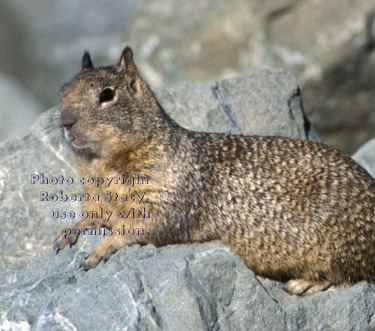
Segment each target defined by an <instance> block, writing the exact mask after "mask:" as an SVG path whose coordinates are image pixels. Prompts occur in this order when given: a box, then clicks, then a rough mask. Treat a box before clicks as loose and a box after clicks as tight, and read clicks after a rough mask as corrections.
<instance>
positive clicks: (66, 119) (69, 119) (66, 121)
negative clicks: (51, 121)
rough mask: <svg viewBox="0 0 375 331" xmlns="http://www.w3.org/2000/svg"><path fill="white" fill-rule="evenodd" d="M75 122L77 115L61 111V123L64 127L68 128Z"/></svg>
mask: <svg viewBox="0 0 375 331" xmlns="http://www.w3.org/2000/svg"><path fill="white" fill-rule="evenodd" d="M76 122H77V117H76V116H74V115H73V114H72V113H70V112H69V111H64V112H62V113H61V123H62V125H63V126H64V127H65V128H67V129H70V128H71V127H72V126H73V125H74V124H75V123H76Z"/></svg>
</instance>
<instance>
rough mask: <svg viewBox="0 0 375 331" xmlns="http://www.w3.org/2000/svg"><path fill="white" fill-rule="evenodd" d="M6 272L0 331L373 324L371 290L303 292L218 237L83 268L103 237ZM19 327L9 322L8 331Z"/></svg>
mask: <svg viewBox="0 0 375 331" xmlns="http://www.w3.org/2000/svg"><path fill="white" fill-rule="evenodd" d="M85 239H86V240H85V241H84V243H82V242H80V243H79V245H76V246H74V247H73V248H72V249H70V250H69V249H65V250H63V251H62V252H60V253H59V255H58V256H55V255H54V254H53V252H51V251H50V252H48V253H46V254H44V255H43V256H42V257H40V258H38V259H37V260H35V261H34V262H33V263H31V264H30V265H28V266H27V267H24V268H17V267H12V268H8V269H6V270H5V271H3V272H2V273H0V316H1V322H0V329H1V330H16V329H17V328H18V329H21V327H23V329H22V330H28V329H32V330H88V329H89V330H108V329H110V330H191V331H193V330H197V331H198V330H358V331H364V330H371V329H372V328H374V327H375V321H374V319H373V317H372V316H373V315H374V313H375V287H374V286H369V285H368V284H367V283H365V282H362V283H359V284H357V285H355V286H350V287H345V288H344V287H335V288H331V289H330V290H328V291H326V292H321V293H317V294H314V295H311V296H308V297H304V298H300V297H295V296H290V295H288V294H286V293H285V292H283V291H282V289H281V286H282V285H281V284H280V283H277V282H274V281H270V280H267V279H264V278H261V277H256V276H254V274H253V272H252V271H251V270H249V269H248V268H247V267H246V266H245V265H244V263H243V262H242V260H241V259H240V258H239V256H237V255H235V254H234V253H233V252H231V251H230V250H229V249H228V248H227V247H225V246H223V245H221V244H220V243H218V242H212V243H205V244H194V245H173V246H167V247H163V248H155V247H154V246H152V245H147V246H145V247H141V246H138V245H136V246H132V247H127V248H124V249H121V250H120V251H118V252H117V253H116V254H115V255H114V256H112V257H111V259H110V260H109V261H108V262H107V263H106V264H100V265H99V266H98V267H97V268H96V269H93V270H90V271H88V272H87V273H85V272H84V271H82V270H79V268H78V266H79V264H80V262H82V261H83V259H84V257H85V256H86V255H87V252H88V251H89V250H90V249H91V248H92V246H93V245H94V244H95V243H97V242H98V240H100V239H101V238H97V237H96V238H94V237H87V238H85ZM12 327H13V328H12Z"/></svg>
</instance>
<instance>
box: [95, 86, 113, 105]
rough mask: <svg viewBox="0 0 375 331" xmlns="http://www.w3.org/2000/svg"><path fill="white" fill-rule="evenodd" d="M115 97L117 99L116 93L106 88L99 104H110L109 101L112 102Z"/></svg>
mask: <svg viewBox="0 0 375 331" xmlns="http://www.w3.org/2000/svg"><path fill="white" fill-rule="evenodd" d="M114 97H115V91H114V90H113V89H111V88H110V87H106V88H105V89H103V90H102V91H101V92H100V95H99V102H100V103H104V102H109V101H112V100H113V98H114Z"/></svg>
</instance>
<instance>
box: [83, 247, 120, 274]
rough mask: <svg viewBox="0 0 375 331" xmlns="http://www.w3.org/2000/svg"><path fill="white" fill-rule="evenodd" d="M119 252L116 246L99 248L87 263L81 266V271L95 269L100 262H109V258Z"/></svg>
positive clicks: (88, 258)
mask: <svg viewBox="0 0 375 331" xmlns="http://www.w3.org/2000/svg"><path fill="white" fill-rule="evenodd" d="M116 252H117V248H116V247H114V246H105V245H102V246H100V245H99V246H98V247H97V248H96V249H95V250H94V251H93V252H92V253H91V255H90V256H88V257H87V258H86V260H85V261H83V262H82V263H81V265H80V266H79V267H80V269H83V270H85V271H87V270H90V269H93V268H95V267H96V266H97V265H98V264H99V263H100V261H102V260H103V262H104V263H105V262H107V261H108V260H109V258H110V257H111V256H112V255H113V254H114V253H116Z"/></svg>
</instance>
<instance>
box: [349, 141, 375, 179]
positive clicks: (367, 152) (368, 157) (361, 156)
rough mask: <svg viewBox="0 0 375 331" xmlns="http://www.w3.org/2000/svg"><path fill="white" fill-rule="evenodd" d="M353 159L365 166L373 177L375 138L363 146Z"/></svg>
mask: <svg viewBox="0 0 375 331" xmlns="http://www.w3.org/2000/svg"><path fill="white" fill-rule="evenodd" d="M353 159H354V160H356V161H357V162H358V163H359V164H360V165H361V166H362V167H364V168H365V169H366V170H367V171H368V173H369V174H370V175H371V176H372V177H375V138H373V139H371V140H369V141H368V142H367V143H366V144H364V145H363V146H361V148H360V149H359V150H358V151H357V152H355V154H354V155H353Z"/></svg>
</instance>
